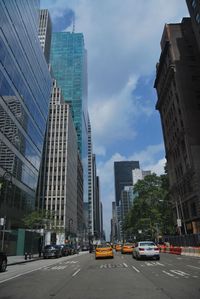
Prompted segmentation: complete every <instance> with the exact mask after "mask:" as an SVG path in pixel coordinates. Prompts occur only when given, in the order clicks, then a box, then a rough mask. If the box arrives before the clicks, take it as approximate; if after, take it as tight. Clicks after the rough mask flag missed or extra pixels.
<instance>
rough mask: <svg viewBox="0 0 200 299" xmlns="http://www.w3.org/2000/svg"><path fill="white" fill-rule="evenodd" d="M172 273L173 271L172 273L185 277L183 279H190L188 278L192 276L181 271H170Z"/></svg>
mask: <svg viewBox="0 0 200 299" xmlns="http://www.w3.org/2000/svg"><path fill="white" fill-rule="evenodd" d="M170 271H171V272H172V273H175V274H178V275H180V276H183V277H188V276H190V274H188V273H185V272H183V271H180V270H170Z"/></svg>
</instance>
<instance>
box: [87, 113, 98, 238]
mask: <svg viewBox="0 0 200 299" xmlns="http://www.w3.org/2000/svg"><path fill="white" fill-rule="evenodd" d="M95 176H96V162H95V161H94V157H93V150H92V132H91V124H90V120H89V119H88V221H87V222H88V233H89V235H90V236H93V235H94V192H95V191H94V190H95Z"/></svg>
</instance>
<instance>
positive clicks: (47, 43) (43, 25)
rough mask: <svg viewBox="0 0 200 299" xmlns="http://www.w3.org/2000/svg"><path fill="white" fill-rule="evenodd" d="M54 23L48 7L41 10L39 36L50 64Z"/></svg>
mask: <svg viewBox="0 0 200 299" xmlns="http://www.w3.org/2000/svg"><path fill="white" fill-rule="evenodd" d="M51 36H52V25H51V18H50V14H49V11H48V10H47V9H41V10H40V17H39V30H38V37H39V40H40V44H41V47H42V50H43V53H44V56H45V59H46V62H47V64H49V59H50V49H51Z"/></svg>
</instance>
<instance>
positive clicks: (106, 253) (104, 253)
mask: <svg viewBox="0 0 200 299" xmlns="http://www.w3.org/2000/svg"><path fill="white" fill-rule="evenodd" d="M106 257H108V258H109V257H110V258H113V257H114V254H113V249H112V246H111V245H110V244H99V245H97V246H96V249H95V258H96V259H98V258H106Z"/></svg>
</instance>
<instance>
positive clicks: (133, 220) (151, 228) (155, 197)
mask: <svg viewBox="0 0 200 299" xmlns="http://www.w3.org/2000/svg"><path fill="white" fill-rule="evenodd" d="M134 193H135V195H136V197H135V200H134V203H133V207H132V209H131V211H130V213H129V214H128V217H127V219H126V221H125V229H126V230H129V231H130V230H131V231H132V233H133V234H134V235H135V236H136V237H137V238H139V239H141V238H148V239H149V238H151V239H155V238H156V239H158V237H159V235H163V234H167V233H168V234H170V233H172V231H173V227H174V225H173V220H172V219H173V218H172V209H171V205H170V203H169V195H168V178H167V175H161V176H157V175H156V174H155V173H154V174H151V175H148V176H146V177H145V178H144V179H143V180H139V181H138V182H137V183H136V184H135V186H134Z"/></svg>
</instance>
